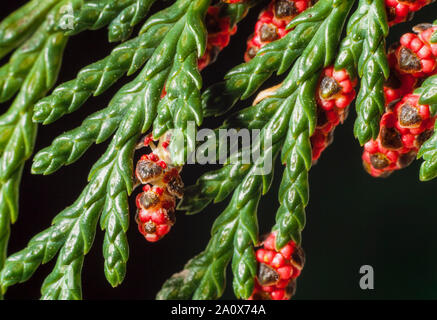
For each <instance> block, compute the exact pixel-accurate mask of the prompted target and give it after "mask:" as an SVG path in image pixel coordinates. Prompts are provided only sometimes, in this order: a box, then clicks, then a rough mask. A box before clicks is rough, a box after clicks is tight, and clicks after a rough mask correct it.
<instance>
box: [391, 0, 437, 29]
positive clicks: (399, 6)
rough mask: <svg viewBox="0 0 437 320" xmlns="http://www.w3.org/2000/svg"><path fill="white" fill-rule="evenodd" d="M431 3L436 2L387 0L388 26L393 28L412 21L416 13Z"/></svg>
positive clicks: (430, 0) (432, 0)
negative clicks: (395, 25) (398, 24)
mask: <svg viewBox="0 0 437 320" xmlns="http://www.w3.org/2000/svg"><path fill="white" fill-rule="evenodd" d="M431 2H434V0H385V7H386V10H387V19H388V24H389V25H390V26H392V25H394V24H397V23H401V22H405V21H409V20H411V19H412V18H413V15H414V12H416V11H418V10H420V9H421V8H423V7H424V6H426V5H427V4H430V3H431Z"/></svg>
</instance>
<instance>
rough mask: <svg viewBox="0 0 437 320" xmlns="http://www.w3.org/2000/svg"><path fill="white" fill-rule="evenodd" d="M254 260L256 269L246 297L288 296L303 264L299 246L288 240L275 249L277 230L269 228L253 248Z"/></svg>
mask: <svg viewBox="0 0 437 320" xmlns="http://www.w3.org/2000/svg"><path fill="white" fill-rule="evenodd" d="M256 260H257V262H258V272H257V276H256V279H255V287H254V290H253V293H252V295H251V296H250V298H249V300H289V299H290V298H291V297H292V296H293V295H294V292H295V290H296V278H297V277H298V276H299V275H300V272H301V270H302V268H303V266H304V264H305V254H304V252H303V250H302V248H301V247H300V246H299V245H297V244H296V243H295V242H293V241H290V242H289V243H287V244H286V245H285V246H284V247H283V248H282V249H281V250H279V251H278V250H276V232H272V233H270V234H269V235H268V236H267V238H266V239H265V240H264V242H263V243H262V247H261V248H259V249H258V250H257V251H256Z"/></svg>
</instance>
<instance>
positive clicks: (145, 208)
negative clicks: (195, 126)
mask: <svg viewBox="0 0 437 320" xmlns="http://www.w3.org/2000/svg"><path fill="white" fill-rule="evenodd" d="M170 137H171V134H170V133H167V134H165V135H163V136H162V137H161V139H160V140H159V143H158V145H157V146H155V144H154V142H153V138H152V136H151V135H148V136H146V137H145V138H144V140H143V142H142V145H143V146H145V147H150V148H151V149H152V152H151V153H149V154H145V155H143V156H142V157H141V158H140V160H139V161H138V163H137V165H136V169H135V176H136V178H137V180H138V181H139V182H140V183H141V184H143V190H142V192H141V193H140V194H138V196H137V198H136V206H137V215H136V222H137V224H138V230H139V231H140V233H141V234H142V235H144V237H145V238H146V240H147V241H150V242H156V241H158V240H159V239H161V238H162V237H164V236H165V235H166V234H167V233H168V232H169V231H170V229H171V227H172V226H173V224H174V223H175V221H176V217H175V206H176V199H177V198H182V195H183V189H184V184H183V182H182V179H181V177H180V175H179V173H180V171H181V169H182V167H178V166H173V165H172V164H171V159H170V152H169V150H168V148H169V143H170Z"/></svg>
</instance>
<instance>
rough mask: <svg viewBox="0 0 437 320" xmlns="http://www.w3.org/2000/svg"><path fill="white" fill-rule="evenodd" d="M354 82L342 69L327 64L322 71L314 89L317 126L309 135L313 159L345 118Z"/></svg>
mask: <svg viewBox="0 0 437 320" xmlns="http://www.w3.org/2000/svg"><path fill="white" fill-rule="evenodd" d="M356 84H357V81H356V80H352V79H351V78H350V76H349V74H348V73H347V71H346V70H344V69H342V70H338V71H336V70H334V67H333V66H329V67H327V68H325V69H324V70H323V71H322V74H321V76H320V80H319V85H318V87H317V91H316V102H317V126H316V130H315V131H314V134H313V135H312V136H311V146H312V152H313V161H317V159H318V158H319V157H320V155H321V153H322V152H323V150H325V149H326V148H327V147H328V146H329V145H330V144H331V143H332V141H333V135H334V129H335V127H336V126H338V124H339V123H340V122H341V123H342V122H343V121H344V120H345V119H346V117H347V114H348V106H349V105H350V104H351V102H352V101H353V100H354V99H355V89H354V87H355V86H356Z"/></svg>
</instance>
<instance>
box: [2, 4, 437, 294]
mask: <svg viewBox="0 0 437 320" xmlns="http://www.w3.org/2000/svg"><path fill="white" fill-rule="evenodd" d="M24 3H25V1H23V0H15V1H11V0H9V1H1V2H0V17H1V18H3V17H5V16H6V15H7V14H9V13H10V12H11V11H12V10H14V9H16V8H18V7H19V6H21V5H22V4H24ZM160 7H163V5H162V4H160V3H159V2H158V3H157V4H156V5H154V7H153V11H156V10H158V9H159V8H160ZM259 9H260V8H259V7H258V8H256V9H254V10H252V11H251V12H250V14H249V16H248V18H247V19H246V20H245V21H244V22H243V23H242V24H240V28H239V33H238V34H237V35H236V36H234V37H233V39H232V43H231V46H230V47H228V48H227V49H225V50H224V51H223V52H222V54H221V55H220V57H219V59H218V61H217V62H216V64H214V65H212V66H210V67H208V68H207V69H206V70H205V71H204V72H203V76H204V82H205V83H204V84H205V86H207V85H209V84H211V83H214V82H216V81H219V80H221V79H222V77H223V75H224V73H225V72H226V70H229V69H230V68H231V67H232V66H234V65H236V64H238V63H240V62H242V57H243V53H244V50H245V47H246V43H245V42H246V39H247V37H248V36H249V34H250V33H251V32H252V30H253V25H254V22H255V20H256V17H257V15H258V12H259ZM434 19H437V3H435V4H433V5H430V6H428V7H426V8H425V9H423V10H422V11H421V12H419V13H417V14H416V16H415V18H414V20H413V21H412V22H410V23H406V24H402V25H398V26H395V27H393V28H392V29H391V31H390V36H389V39H388V44H390V43H391V42H393V41H396V40H398V39H399V37H400V35H401V34H402V33H404V32H408V31H410V28H411V27H412V26H413V25H414V24H416V23H420V22H432V21H433V20H434ZM114 46H115V45H114V44H109V43H108V41H107V32H106V30H105V29H103V30H99V31H89V32H84V33H82V34H80V35H78V36H75V37H72V38H71V40H70V41H69V44H68V46H67V48H66V53H65V58H64V64H63V67H62V70H61V72H60V76H59V80H58V84H59V83H62V82H64V81H67V80H70V79H72V78H73V77H75V75H76V73H77V72H78V71H79V70H80V68H82V67H84V66H85V65H87V64H89V63H92V62H95V61H97V60H99V59H101V58H103V57H105V56H106V55H107V54H108V53H109V52H110V50H111V48H113V47H114ZM236 57H237V58H236ZM240 57H241V58H240ZM6 61H7V60H6V59H3V60H2V61H1V62H2V63H4V62H6ZM130 79H132V77H131V78H126V77H125V78H123V80H122V81H119V82H118V83H117V84H116V85H115V86H114V87H112V88H111V89H110V90H108V92H106V93H105V94H103V95H102V96H100V97H97V98H93V99H91V100H89V101H88V102H87V103H86V105H85V106H83V107H82V108H81V109H80V110H79V111H77V112H75V113H74V114H72V115H69V116H66V117H64V118H63V119H61V120H60V121H58V122H56V123H54V124H52V125H49V126H44V127H40V129H39V133H38V139H37V142H36V148H35V151H38V150H40V149H42V148H43V147H45V146H47V145H49V144H50V143H51V141H52V140H53V139H54V138H55V137H56V136H57V135H59V134H61V133H62V132H64V131H66V130H70V129H72V128H74V127H76V126H77V125H79V124H80V123H81V121H82V120H83V119H84V118H85V116H86V115H89V114H91V113H92V112H94V111H96V110H99V109H100V108H102V107H104V106H106V105H107V103H108V102H109V101H110V99H111V97H112V96H113V95H114V93H115V92H116V91H117V89H119V88H120V87H121V86H122V85H123V84H125V83H127V82H128V81H129V80H130ZM272 83H275V82H271V84H272ZM249 103H250V101H246V102H244V103H242V104H241V106H244V105H248V104H249ZM7 107H8V103H5V104H3V105H0V108H2V110H6V109H7ZM352 109H353V108H352ZM354 118H355V114H354V112H351V115H350V117H349V119H348V121H347V122H346V123H345V124H344V125H342V126H340V127H339V128H338V129H337V130H336V133H335V141H334V144H333V145H332V146H331V147H329V149H328V150H326V151H325V152H324V154H323V155H322V157H321V160H320V161H319V163H318V164H317V165H316V166H315V167H314V168H313V169H312V170H311V175H310V186H311V199H310V204H309V206H308V208H307V226H306V228H305V230H304V232H303V247H304V249H305V251H306V253H307V264H306V266H305V269H304V271H303V273H302V276H301V277H300V278H299V281H298V291H297V294H296V296H295V299H435V298H437V233H436V232H435V230H436V228H437V208H436V207H437V205H436V202H437V198H436V194H437V188H436V187H437V181H432V182H427V183H421V182H419V180H418V170H419V165H420V162H421V161H416V162H415V163H414V164H413V165H411V166H410V167H409V168H407V169H405V170H403V171H401V172H397V173H395V174H393V175H392V176H391V177H390V178H388V179H384V180H380V179H374V178H371V177H370V176H369V175H368V174H367V173H366V172H364V170H363V169H362V166H361V152H362V149H361V147H360V146H359V144H358V142H357V141H356V140H355V139H354V137H353V133H352V129H353V121H354ZM217 124H219V119H209V120H207V121H206V122H205V127H211V128H212V127H215V126H216V125H217ZM106 146H107V143H103V144H101V145H97V146H93V147H92V148H90V149H89V151H88V152H87V153H86V155H85V156H83V157H82V158H81V159H80V160H79V161H78V162H76V163H75V164H73V165H70V166H68V167H65V168H62V170H60V171H58V172H56V173H55V174H53V175H51V176H34V175H31V174H30V161H29V162H28V163H27V165H26V167H25V172H24V175H23V180H22V185H21V194H20V205H21V207H20V216H19V219H18V221H17V223H16V224H15V225H14V226H13V228H12V235H11V239H10V246H9V252H10V253H13V252H16V251H18V250H20V249H22V248H23V247H24V246H25V245H26V243H27V242H28V241H29V240H30V238H31V237H32V236H34V235H35V234H36V233H38V232H40V231H41V230H43V229H45V228H47V227H48V226H49V225H50V222H51V220H52V218H53V217H54V216H55V215H56V214H57V213H58V212H60V211H61V210H62V209H63V208H64V207H66V206H67V205H70V204H71V203H72V202H73V201H74V200H75V199H76V197H77V196H78V195H79V194H80V192H81V190H82V188H83V187H84V186H85V185H86V177H87V174H88V171H89V169H90V168H91V166H92V164H93V163H94V162H95V161H96V160H97V159H98V158H99V157H100V155H101V154H102V153H103V152H104V150H105V148H106ZM207 169H209V168H207V167H204V166H198V165H197V166H186V168H185V169H184V171H183V178H184V181H185V183H186V184H187V185H188V184H192V183H194V182H195V180H196V179H197V177H198V176H199V175H200V174H201V173H202V172H204V171H206V170H207ZM280 171H281V170H277V171H276V180H275V185H274V186H273V187H272V189H271V190H270V193H269V194H268V195H267V196H266V197H265V198H264V199H263V201H262V202H261V205H260V208H259V220H260V229H261V232H267V231H268V230H269V229H270V227H271V225H272V224H273V222H274V215H275V212H276V208H277V206H278V205H277V200H276V198H277V186H278V184H279V181H280V180H279V179H280ZM132 198H134V197H132ZM225 205H226V203H222V204H219V205H215V206H210V207H208V208H207V209H206V210H204V212H202V213H200V214H198V215H195V216H184V215H183V214H182V213H179V215H178V218H177V223H176V225H175V226H174V227H173V229H172V231H171V232H170V233H169V234H168V235H167V236H166V237H165V238H164V239H163V240H161V241H160V242H158V243H155V244H150V243H147V242H146V241H145V240H144V239H143V237H142V236H141V235H140V234H139V233H138V232H137V230H136V224H135V222H134V221H133V219H132V223H131V226H130V229H129V232H128V238H129V244H130V259H129V262H128V270H127V276H126V279H125V281H124V282H123V284H122V285H120V286H119V287H118V288H115V289H112V288H111V286H110V285H109V283H108V282H107V281H106V279H105V277H104V273H103V256H102V250H101V245H102V240H103V233H102V232H101V231H100V230H98V231H97V234H96V239H95V242H94V246H93V248H92V250H91V251H90V253H89V254H88V255H87V256H86V259H85V263H84V268H83V275H82V281H83V297H84V299H153V298H154V296H155V294H156V292H157V291H158V290H159V288H160V287H161V285H162V283H163V282H164V281H165V280H166V279H167V278H168V277H170V276H171V275H172V274H173V273H174V272H177V271H179V270H180V269H181V268H182V267H183V265H184V263H185V262H186V261H187V260H188V259H189V258H191V257H192V256H194V255H195V254H197V253H198V252H200V251H201V250H203V248H204V247H205V245H206V244H207V241H208V239H209V233H210V228H211V225H212V222H213V221H214V219H215V218H216V217H217V215H218V214H219V213H220V212H221V210H222V209H223V208H224V207H225ZM131 211H132V216H133V215H134V205H133V202H132V205H131ZM54 263H55V261H52V262H50V263H48V264H47V265H44V266H41V267H40V268H39V269H38V271H37V272H36V273H35V275H34V276H33V277H32V278H31V280H29V281H28V282H26V283H24V284H19V285H16V286H14V287H11V288H9V290H8V293H7V296H6V298H8V299H35V298H38V297H39V295H40V293H39V290H40V286H41V284H42V282H43V280H44V278H45V277H46V276H47V275H48V274H49V272H50V271H51V269H52V268H53V266H54ZM365 264H368V265H371V266H373V267H374V270H375V289H374V290H367V291H363V290H361V289H360V287H359V278H360V274H359V268H360V266H362V265H365ZM229 278H230V277H229ZM228 282H229V284H230V281H228ZM223 297H224V298H228V299H232V298H233V293H232V286H231V285H228V287H227V289H226V292H225V294H224V296H223Z"/></svg>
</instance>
